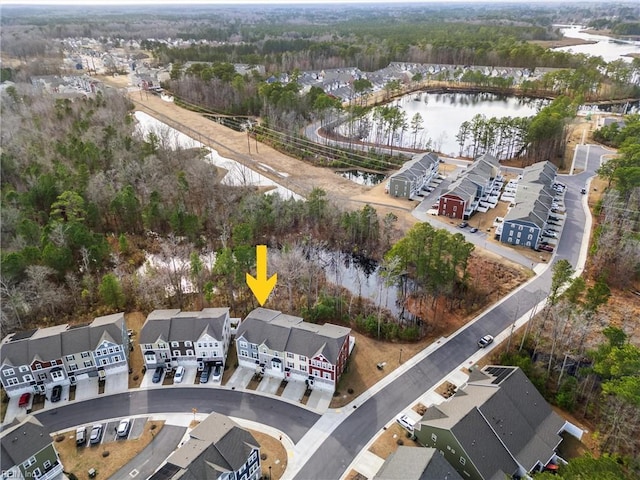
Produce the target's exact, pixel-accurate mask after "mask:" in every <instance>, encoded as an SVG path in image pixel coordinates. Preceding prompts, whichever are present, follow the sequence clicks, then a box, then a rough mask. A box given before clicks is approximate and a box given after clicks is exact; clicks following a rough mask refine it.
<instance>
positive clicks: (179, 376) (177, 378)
mask: <svg viewBox="0 0 640 480" xmlns="http://www.w3.org/2000/svg"><path fill="white" fill-rule="evenodd" d="M183 379H184V367H183V366H182V365H179V366H178V368H176V373H175V374H174V375H173V383H182V380H183Z"/></svg>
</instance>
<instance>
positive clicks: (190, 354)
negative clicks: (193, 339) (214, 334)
mask: <svg viewBox="0 0 640 480" xmlns="http://www.w3.org/2000/svg"><path fill="white" fill-rule="evenodd" d="M193 356H195V353H193V350H187V357H193Z"/></svg>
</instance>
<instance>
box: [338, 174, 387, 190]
mask: <svg viewBox="0 0 640 480" xmlns="http://www.w3.org/2000/svg"><path fill="white" fill-rule="evenodd" d="M336 173H337V174H338V175H340V176H341V177H342V178H346V179H347V180H351V181H352V182H354V183H357V184H358V185H364V186H365V187H373V186H374V185H378V184H379V183H382V181H383V180H384V179H385V178H386V175H385V174H384V173H378V172H366V171H361V170H340V171H337V172H336Z"/></svg>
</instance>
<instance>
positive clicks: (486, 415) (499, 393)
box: [421, 366, 565, 478]
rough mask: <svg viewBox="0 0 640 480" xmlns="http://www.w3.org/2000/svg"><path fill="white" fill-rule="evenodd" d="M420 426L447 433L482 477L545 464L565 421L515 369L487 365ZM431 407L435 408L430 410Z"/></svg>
mask: <svg viewBox="0 0 640 480" xmlns="http://www.w3.org/2000/svg"><path fill="white" fill-rule="evenodd" d="M483 373H484V375H479V374H476V375H474V377H473V379H470V380H469V382H468V384H467V387H466V388H464V389H462V390H460V391H458V393H456V395H454V397H453V398H451V399H450V400H449V401H447V402H445V403H442V404H440V405H438V407H437V409H436V410H437V411H436V412H435V413H434V412H431V413H430V412H429V410H431V409H428V410H427V414H425V416H424V417H423V419H422V420H421V423H423V424H425V425H430V426H434V427H438V428H443V429H447V430H450V431H451V432H452V433H453V435H454V436H455V437H456V439H457V440H458V442H460V445H462V447H463V448H464V449H465V451H466V453H467V455H468V456H469V458H470V459H471V461H472V462H473V464H474V465H475V466H476V468H477V469H478V471H479V472H480V473H481V474H482V476H483V477H484V478H492V477H494V475H496V473H497V472H499V471H503V472H507V473H514V472H515V471H516V470H517V468H518V464H520V465H522V466H523V467H524V468H525V469H526V470H527V471H530V470H531V469H532V468H533V467H535V465H536V463H537V462H540V463H542V464H543V465H546V464H547V463H548V462H549V460H550V459H551V458H552V457H553V455H554V452H555V449H556V448H557V446H558V445H559V444H560V442H561V441H562V438H561V437H560V435H559V433H560V431H561V429H562V427H563V426H564V424H565V422H564V420H563V419H562V418H561V417H559V416H558V415H557V414H556V413H555V412H554V411H553V410H552V409H551V407H550V406H549V404H548V403H547V402H546V401H545V399H544V398H543V397H542V395H540V393H539V392H538V391H537V390H536V388H535V387H534V386H533V384H532V383H531V381H530V380H529V379H528V378H527V376H526V375H525V374H524V373H523V372H522V370H520V369H519V368H517V367H500V366H488V367H485V369H484V370H483ZM432 408H433V407H432Z"/></svg>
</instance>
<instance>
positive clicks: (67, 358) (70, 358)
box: [64, 355, 75, 362]
mask: <svg viewBox="0 0 640 480" xmlns="http://www.w3.org/2000/svg"><path fill="white" fill-rule="evenodd" d="M64 358H65V359H66V360H67V362H73V359H74V358H75V357H74V356H73V355H67V356H66V357H64Z"/></svg>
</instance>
